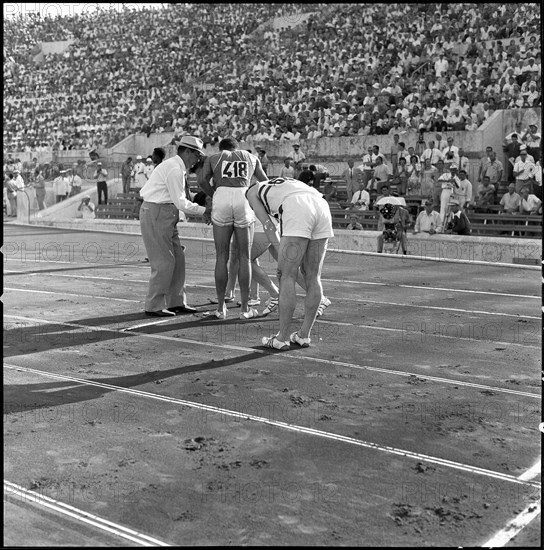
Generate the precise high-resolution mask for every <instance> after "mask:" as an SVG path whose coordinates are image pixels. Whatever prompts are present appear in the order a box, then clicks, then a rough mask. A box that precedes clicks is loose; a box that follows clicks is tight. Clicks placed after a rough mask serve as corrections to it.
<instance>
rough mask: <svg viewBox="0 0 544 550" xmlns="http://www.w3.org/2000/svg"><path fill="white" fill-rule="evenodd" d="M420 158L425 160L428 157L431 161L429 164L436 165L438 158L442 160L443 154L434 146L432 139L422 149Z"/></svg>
mask: <svg viewBox="0 0 544 550" xmlns="http://www.w3.org/2000/svg"><path fill="white" fill-rule="evenodd" d="M420 158H421V160H422V161H423V162H425V159H427V158H428V159H429V160H430V161H431V164H432V165H433V166H436V164H437V162H438V161H439V160H444V154H443V153H442V151H440V149H437V148H436V147H435V142H434V140H430V141H429V147H428V148H427V149H425V151H423V153H422V154H421V157H420Z"/></svg>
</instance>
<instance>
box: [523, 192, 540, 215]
mask: <svg viewBox="0 0 544 550" xmlns="http://www.w3.org/2000/svg"><path fill="white" fill-rule="evenodd" d="M541 212H542V201H541V200H540V199H539V198H538V197H537V196H536V195H533V194H532V193H531V192H530V190H529V188H528V187H524V188H523V189H522V190H521V201H520V205H519V213H520V214H539V213H541Z"/></svg>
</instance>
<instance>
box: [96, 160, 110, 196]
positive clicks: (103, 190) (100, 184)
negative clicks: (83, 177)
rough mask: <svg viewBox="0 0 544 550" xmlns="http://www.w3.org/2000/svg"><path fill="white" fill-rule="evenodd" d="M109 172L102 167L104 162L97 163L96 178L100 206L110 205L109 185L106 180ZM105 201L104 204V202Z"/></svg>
mask: <svg viewBox="0 0 544 550" xmlns="http://www.w3.org/2000/svg"><path fill="white" fill-rule="evenodd" d="M107 177H108V171H107V170H106V169H105V168H104V167H103V166H102V162H101V161H98V162H97V163H96V171H95V173H94V178H95V179H96V190H97V192H98V204H108V184H107V183H106V178H107ZM102 201H104V202H102Z"/></svg>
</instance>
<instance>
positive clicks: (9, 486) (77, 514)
mask: <svg viewBox="0 0 544 550" xmlns="http://www.w3.org/2000/svg"><path fill="white" fill-rule="evenodd" d="M4 492H7V493H10V494H12V495H15V496H17V497H18V498H19V499H20V500H21V501H23V502H25V501H26V502H34V503H35V504H39V505H40V506H43V507H45V508H49V509H50V510H54V511H55V512H59V513H60V514H63V515H65V516H68V517H71V518H73V519H76V520H77V521H80V522H82V523H87V524H89V525H92V526H94V527H98V529H100V530H102V531H105V532H106V533H109V534H112V535H117V536H118V537H122V538H124V539H127V540H129V541H131V542H135V543H136V544H139V545H141V546H170V544H167V543H166V542H162V541H160V540H158V539H155V538H153V537H149V536H148V535H144V534H142V533H138V532H137V531H133V530H132V529H128V528H127V527H124V526H122V525H119V524H117V523H113V522H112V521H108V520H106V519H103V518H101V517H99V516H96V515H94V514H90V513H89V512H85V511H84V510H80V509H79V508H75V507H73V506H69V505H68V504H64V503H63V502H60V501H58V500H54V499H52V498H49V497H47V496H45V495H43V494H41V493H36V492H34V491H29V490H28V489H25V488H24V487H21V486H20V485H16V484H15V483H11V482H10V481H6V480H4Z"/></svg>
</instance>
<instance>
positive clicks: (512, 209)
mask: <svg viewBox="0 0 544 550" xmlns="http://www.w3.org/2000/svg"><path fill="white" fill-rule="evenodd" d="M499 205H500V211H501V212H506V213H507V214H517V213H518V212H519V207H520V205H521V196H520V195H518V193H516V184H515V183H510V184H509V185H508V191H507V192H506V193H505V194H504V195H503V196H502V197H501V200H500V202H499Z"/></svg>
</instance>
